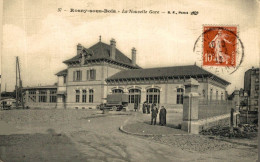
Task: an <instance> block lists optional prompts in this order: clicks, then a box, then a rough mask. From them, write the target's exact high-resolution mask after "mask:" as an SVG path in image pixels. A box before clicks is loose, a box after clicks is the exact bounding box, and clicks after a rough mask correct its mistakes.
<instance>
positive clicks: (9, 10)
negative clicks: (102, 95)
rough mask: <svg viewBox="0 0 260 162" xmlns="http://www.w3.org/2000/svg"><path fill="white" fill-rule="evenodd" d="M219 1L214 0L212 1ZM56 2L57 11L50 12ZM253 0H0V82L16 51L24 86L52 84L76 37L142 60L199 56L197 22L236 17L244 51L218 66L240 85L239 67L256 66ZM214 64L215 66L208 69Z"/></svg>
mask: <svg viewBox="0 0 260 162" xmlns="http://www.w3.org/2000/svg"><path fill="white" fill-rule="evenodd" d="M216 2H218V3H216ZM58 8H62V9H63V10H67V11H62V12H57V10H58ZM71 8H74V9H102V10H103V9H115V10H119V11H122V10H123V9H124V10H128V9H134V10H148V11H149V10H156V11H157V10H158V11H160V12H163V11H164V12H167V11H188V12H191V11H198V12H199V14H198V15H196V16H192V15H179V14H178V15H169V14H123V13H111V14H104V13H72V12H68V11H69V10H70V9H71ZM258 15H259V1H257V0H237V1H235V0H231V1H224V0H220V1H216V0H209V1H204V0H201V1H199V0H197V1H192V0H190V1H188V0H184V1H181V0H160V1H155V0H154V1H152V0H149V1H148V0H142V1H140V0H136V1H134V0H128V1H122V2H121V1H118V0H110V1H104V0H73V1H68V0H37V1H35V0H4V3H3V48H2V56H1V69H2V70H1V71H2V72H1V73H2V89H5V85H7V91H10V90H13V89H14V84H15V56H19V59H20V63H21V75H22V80H23V84H24V86H35V85H39V84H41V85H52V84H54V83H55V82H56V81H57V78H56V76H55V75H54V74H55V73H57V72H58V71H60V70H62V69H65V68H66V65H65V64H63V63H62V61H64V60H66V59H69V58H71V57H73V56H75V55H76V45H77V44H78V43H81V44H82V45H84V46H85V47H87V48H88V47H90V46H92V45H93V44H95V43H97V41H98V39H99V35H101V36H102V42H104V43H107V44H109V41H110V39H111V38H114V39H115V40H116V42H117V48H119V49H120V50H121V51H122V52H123V53H125V54H126V55H127V56H128V57H131V48H132V47H135V48H136V49H137V64H139V65H140V66H141V67H143V68H149V67H162V66H176V65H191V64H194V63H195V62H197V64H199V57H200V56H199V57H198V55H197V54H196V53H194V52H193V46H194V43H195V41H196V39H197V38H198V37H199V35H200V34H201V33H202V25H203V24H214V25H219V24H224V25H238V30H239V37H240V39H241V41H242V42H243V45H244V49H245V56H244V59H243V63H242V65H241V66H240V67H239V69H238V70H237V71H236V72H235V73H234V74H231V75H230V74H228V72H222V73H218V75H219V76H221V77H222V78H224V79H226V80H227V81H229V82H231V83H232V85H230V86H229V88H228V90H229V92H231V91H232V90H234V89H235V88H237V89H238V88H242V87H243V77H244V72H245V71H246V70H247V69H249V68H251V67H252V66H254V67H259V30H258V29H257V23H259V22H257V20H259V18H258ZM213 72H214V71H213Z"/></svg>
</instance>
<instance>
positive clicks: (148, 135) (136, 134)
mask: <svg viewBox="0 0 260 162" xmlns="http://www.w3.org/2000/svg"><path fill="white" fill-rule="evenodd" d="M173 129H175V128H173ZM119 130H120V131H121V132H123V133H125V134H129V135H135V136H145V137H152V136H162V137H163V136H167V135H173V136H191V135H195V134H140V133H132V132H128V131H126V130H124V126H120V127H119Z"/></svg>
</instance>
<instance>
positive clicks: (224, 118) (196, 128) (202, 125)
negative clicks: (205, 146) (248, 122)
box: [182, 112, 239, 134]
mask: <svg viewBox="0 0 260 162" xmlns="http://www.w3.org/2000/svg"><path fill="white" fill-rule="evenodd" d="M185 122H186V124H182V125H184V126H185V125H186V126H187V128H182V129H187V130H189V131H190V133H193V134H199V132H201V131H202V130H203V129H207V128H210V127H213V126H217V125H219V126H229V125H230V114H224V115H219V116H215V117H211V118H207V119H200V120H196V121H185ZM233 123H234V125H237V124H238V123H239V113H238V112H234V117H233Z"/></svg>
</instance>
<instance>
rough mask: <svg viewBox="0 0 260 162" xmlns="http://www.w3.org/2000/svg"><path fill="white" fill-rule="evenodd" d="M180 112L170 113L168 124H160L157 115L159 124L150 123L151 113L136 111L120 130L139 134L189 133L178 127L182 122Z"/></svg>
mask: <svg viewBox="0 0 260 162" xmlns="http://www.w3.org/2000/svg"><path fill="white" fill-rule="evenodd" d="M181 115H182V114H181ZM179 116H180V113H168V114H167V124H166V126H160V125H158V124H159V119H158V117H157V125H150V122H151V121H150V120H151V114H143V113H141V112H134V114H133V117H132V118H130V119H129V120H128V121H127V122H125V123H124V124H123V125H122V126H121V127H120V130H121V131H122V132H124V133H127V134H132V135H139V136H158V135H161V136H164V135H169V134H173V135H188V133H187V132H185V131H182V130H181V129H176V128H177V127H178V124H179V123H180V120H179V119H180V117H179Z"/></svg>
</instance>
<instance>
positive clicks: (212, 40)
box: [203, 26, 237, 67]
mask: <svg viewBox="0 0 260 162" xmlns="http://www.w3.org/2000/svg"><path fill="white" fill-rule="evenodd" d="M236 46H237V27H236V26H232V27H231V26H227V27H224V26H203V65H204V66H227V67H230V66H232V67H235V66H236V50H237V47H236Z"/></svg>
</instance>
